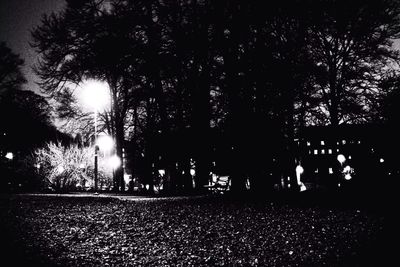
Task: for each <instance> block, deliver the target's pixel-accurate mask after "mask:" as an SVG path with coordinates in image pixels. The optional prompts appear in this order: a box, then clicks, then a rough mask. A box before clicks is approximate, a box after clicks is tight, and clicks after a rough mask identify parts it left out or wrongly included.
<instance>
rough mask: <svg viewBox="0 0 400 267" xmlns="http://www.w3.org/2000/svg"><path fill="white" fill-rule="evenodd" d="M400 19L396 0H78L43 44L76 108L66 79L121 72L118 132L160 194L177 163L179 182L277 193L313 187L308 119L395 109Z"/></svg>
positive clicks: (114, 119)
mask: <svg viewBox="0 0 400 267" xmlns="http://www.w3.org/2000/svg"><path fill="white" fill-rule="evenodd" d="M398 15H399V4H398V2H397V1H383V0H382V1H374V2H371V3H369V2H368V3H367V2H365V1H352V2H351V3H348V2H346V1H342V0H335V1H330V2H329V3H326V1H319V0H310V1H305V2H304V1H280V2H279V3H273V4H272V3H271V4H267V5H265V4H263V5H261V4H259V3H243V1H234V0H226V1H217V2H215V3H214V2H213V3H211V2H204V1H168V2H166V1H157V0H152V1H139V0H137V1H109V2H107V3H105V2H102V1H95V0H88V1H83V2H81V1H67V7H66V9H65V10H64V11H63V12H61V13H59V14H52V15H50V16H45V17H44V18H43V20H42V24H41V25H40V26H39V27H37V28H36V29H35V30H34V31H33V32H32V37H33V41H32V45H33V47H35V48H36V50H37V51H38V52H39V53H40V54H41V60H40V61H39V62H38V64H37V68H36V71H37V73H38V74H39V76H40V77H41V79H42V82H41V86H42V88H43V90H44V92H46V93H49V94H50V95H51V96H53V97H54V98H55V99H56V100H58V101H59V102H60V103H61V104H62V105H61V108H60V109H59V110H60V111H63V112H64V113H63V114H64V115H65V114H67V115H68V116H74V114H75V113H76V112H75V113H74V112H73V111H74V106H73V105H74V104H75V103H74V99H73V97H71V95H70V94H69V93H68V88H67V85H68V84H67V83H66V82H69V83H75V84H79V83H80V82H82V81H83V80H85V79H88V78H95V79H99V80H103V81H107V83H108V84H109V86H110V93H111V99H112V100H111V102H112V105H111V110H110V111H109V112H107V113H104V114H102V118H103V123H104V125H103V126H104V129H107V131H108V132H109V133H110V134H111V135H113V136H114V137H115V139H116V143H117V144H116V153H117V155H119V156H120V157H121V156H122V153H123V148H124V149H125V151H126V156H127V160H128V165H127V166H128V171H129V172H130V173H131V174H132V175H133V178H134V179H139V180H140V181H141V183H142V184H147V185H148V188H149V191H152V190H153V188H154V187H153V185H154V182H155V180H157V179H158V173H159V171H158V170H160V169H163V170H164V171H165V177H163V181H164V185H165V187H164V188H165V190H169V191H170V192H179V191H182V190H183V191H186V192H188V191H190V190H192V189H193V185H194V189H196V190H197V191H201V190H203V189H204V186H205V185H207V184H209V182H210V181H211V177H212V174H213V173H214V174H215V172H222V171H223V173H224V175H229V176H230V179H231V183H232V184H231V185H232V187H231V189H232V192H236V193H238V194H240V193H242V192H243V191H244V190H245V189H246V188H248V187H249V186H248V185H250V189H251V190H254V192H257V191H258V193H260V194H265V192H271V191H272V189H273V188H277V187H280V188H281V187H283V188H286V189H289V190H291V191H299V185H298V183H297V180H296V174H295V167H296V162H298V161H299V160H301V159H300V157H301V153H300V152H299V150H298V147H297V144H296V142H295V140H296V139H298V138H299V137H300V136H302V134H303V130H304V129H305V128H306V127H307V126H310V125H331V127H332V129H336V128H338V127H339V125H340V124H343V123H360V122H363V123H369V122H373V121H375V120H376V119H377V118H379V117H381V112H380V109H379V103H380V102H379V101H377V100H376V99H378V98H380V97H381V96H382V94H383V92H384V87H383V86H382V84H383V83H382V82H383V81H385V80H387V78H388V76H389V74H390V75H394V76H397V74H396V71H395V69H394V68H393V63H394V62H395V61H396V60H397V59H398V53H397V52H396V51H395V50H394V49H393V48H392V46H391V45H392V39H393V38H397V37H398V35H399V32H400V31H399V21H398V17H399V16H398ZM389 69H392V71H389ZM393 73H394V74H393ZM337 138H339V136H338V137H337ZM336 143H337V142H335V141H332V145H333V147H332V152H333V154H334V155H335V156H337V154H336V153H337V148H336V147H335V146H336ZM299 153H300V154H299ZM334 168H337V167H334ZM190 169H195V172H196V173H195V177H194V182H193V181H192V177H191V175H190ZM123 172H124V170H123V169H122V168H119V169H118V171H117V172H116V177H115V188H116V189H118V190H121V191H124V190H125V185H124V180H123ZM333 173H338V170H337V169H334V170H333ZM132 184H133V183H132Z"/></svg>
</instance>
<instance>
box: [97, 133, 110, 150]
mask: <svg viewBox="0 0 400 267" xmlns="http://www.w3.org/2000/svg"><path fill="white" fill-rule="evenodd" d="M96 144H97V145H98V146H99V149H100V150H101V151H104V152H110V151H111V150H112V149H113V147H114V140H113V139H112V137H111V136H109V135H100V136H99V137H98V138H97V142H96Z"/></svg>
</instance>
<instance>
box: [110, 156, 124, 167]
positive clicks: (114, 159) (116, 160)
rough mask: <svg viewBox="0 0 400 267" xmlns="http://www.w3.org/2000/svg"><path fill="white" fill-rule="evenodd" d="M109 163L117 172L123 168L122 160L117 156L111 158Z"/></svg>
mask: <svg viewBox="0 0 400 267" xmlns="http://www.w3.org/2000/svg"><path fill="white" fill-rule="evenodd" d="M108 163H109V165H110V167H111V168H112V169H113V170H115V169H117V168H119V166H121V159H120V158H119V157H118V156H117V155H113V156H111V157H110V159H109V161H108Z"/></svg>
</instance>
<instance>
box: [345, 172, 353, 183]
mask: <svg viewBox="0 0 400 267" xmlns="http://www.w3.org/2000/svg"><path fill="white" fill-rule="evenodd" d="M351 178H352V177H351V174H350V173H346V175H345V176H344V179H346V180H347V181H348V180H351Z"/></svg>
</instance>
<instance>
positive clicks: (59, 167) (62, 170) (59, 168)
mask: <svg viewBox="0 0 400 267" xmlns="http://www.w3.org/2000/svg"><path fill="white" fill-rule="evenodd" d="M64 171H65V169H64V167H63V166H62V165H60V166H58V167H57V173H58V174H61V173H63V172H64Z"/></svg>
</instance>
